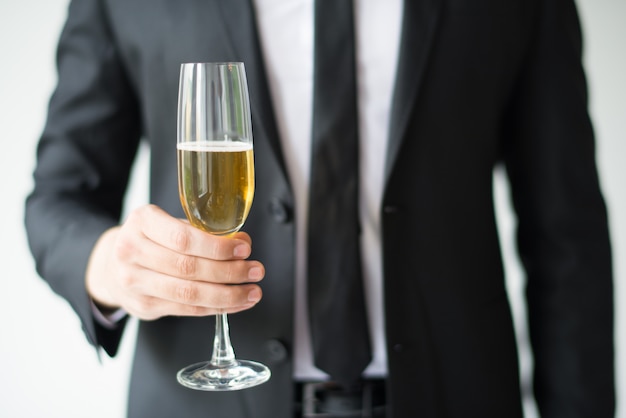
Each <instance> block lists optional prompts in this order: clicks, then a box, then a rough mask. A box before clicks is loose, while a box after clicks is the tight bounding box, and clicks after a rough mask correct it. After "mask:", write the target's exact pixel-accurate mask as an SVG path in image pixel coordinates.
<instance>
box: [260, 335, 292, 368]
mask: <svg viewBox="0 0 626 418" xmlns="http://www.w3.org/2000/svg"><path fill="white" fill-rule="evenodd" d="M265 351H266V352H267V359H268V362H269V363H273V364H277V363H280V362H282V361H284V360H285V359H286V358H287V356H288V353H287V347H285V344H283V343H282V342H281V341H279V340H276V339H274V340H269V341H267V342H266V343H265Z"/></svg>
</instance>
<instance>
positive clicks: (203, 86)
mask: <svg viewBox="0 0 626 418" xmlns="http://www.w3.org/2000/svg"><path fill="white" fill-rule="evenodd" d="M177 137H178V138H177V155H178V189H179V195H180V200H181V203H182V206H183V209H184V211H185V214H186V215H187V219H188V220H189V222H190V223H191V224H192V225H193V226H195V227H196V228H199V229H201V230H203V231H206V232H209V233H211V234H216V235H229V234H232V233H235V232H237V231H238V230H239V228H241V226H242V225H243V223H244V221H245V219H246V217H247V216H248V212H249V211H250V206H251V205H252V198H253V195H254V156H253V147H252V129H251V120H250V103H249V98H248V85H247V81H246V73H245V67H244V65H243V63H240V62H239V63H238V62H224V63H185V64H182V65H181V69H180V84H179V92H178V132H177ZM215 324H216V327H215V340H214V342H213V354H212V357H211V360H209V361H205V362H201V363H196V364H192V365H190V366H187V367H185V368H183V369H182V370H180V371H179V372H178V374H177V379H178V382H179V383H180V384H182V385H183V386H186V387H189V388H192V389H198V390H209V391H226V390H239V389H245V388H248V387H252V386H256V385H259V384H261V383H263V382H266V381H267V380H268V379H269V378H270V371H269V369H268V368H267V367H266V366H265V365H263V364H260V363H257V362H253V361H248V360H239V359H236V358H235V353H234V351H233V347H232V345H231V343H230V337H229V330H228V319H227V316H226V314H225V313H221V312H220V313H218V314H217V315H216V321H215Z"/></svg>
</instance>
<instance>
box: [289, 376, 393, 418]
mask: <svg viewBox="0 0 626 418" xmlns="http://www.w3.org/2000/svg"><path fill="white" fill-rule="evenodd" d="M296 409H297V410H296V415H295V416H296V417H298V418H385V410H386V396H385V380H383V379H371V380H370V379H365V380H362V381H360V382H359V383H358V384H356V385H355V386H354V387H351V388H349V389H345V388H343V387H341V386H339V385H337V384H336V383H333V382H298V383H296Z"/></svg>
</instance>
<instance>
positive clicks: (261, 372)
mask: <svg viewBox="0 0 626 418" xmlns="http://www.w3.org/2000/svg"><path fill="white" fill-rule="evenodd" d="M270 376H271V372H270V369H268V368H267V367H266V366H265V365H263V364H261V363H257V362H254V361H249V360H235V361H234V362H233V364H231V365H226V366H216V365H214V364H213V363H211V362H210V361H205V362H202V363H196V364H192V365H191V366H187V367H185V368H184V369H182V370H180V371H179V372H178V374H177V375H176V378H177V379H178V383H180V384H181V385H183V386H186V387H188V388H190V389H196V390H207V391H226V390H240V389H246V388H250V387H253V386H256V385H260V384H261V383H265V382H267V381H268V380H269V378H270Z"/></svg>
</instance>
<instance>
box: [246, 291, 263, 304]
mask: <svg viewBox="0 0 626 418" xmlns="http://www.w3.org/2000/svg"><path fill="white" fill-rule="evenodd" d="M259 300H261V291H260V290H259V289H252V290H251V291H250V293H248V301H250V302H255V303H256V302H258V301H259Z"/></svg>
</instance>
